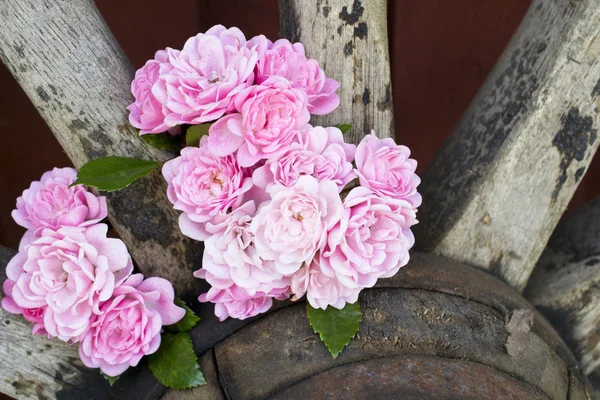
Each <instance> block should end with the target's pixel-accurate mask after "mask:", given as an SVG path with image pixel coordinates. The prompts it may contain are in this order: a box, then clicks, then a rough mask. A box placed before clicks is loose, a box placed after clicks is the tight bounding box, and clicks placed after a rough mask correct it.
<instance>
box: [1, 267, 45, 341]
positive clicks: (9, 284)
mask: <svg viewBox="0 0 600 400" xmlns="http://www.w3.org/2000/svg"><path fill="white" fill-rule="evenodd" d="M14 285H15V282H14V281H12V280H11V279H8V278H7V279H6V280H5V281H4V283H3V284H2V290H3V291H4V298H3V299H2V308H4V310H5V311H6V312H8V313H11V314H21V315H23V317H24V318H25V320H27V321H29V322H31V323H32V324H33V330H32V333H33V334H34V335H40V336H48V332H46V329H45V328H44V313H45V312H46V307H37V308H22V307H19V306H18V305H17V303H15V301H14V300H13V299H12V289H13V286H14Z"/></svg>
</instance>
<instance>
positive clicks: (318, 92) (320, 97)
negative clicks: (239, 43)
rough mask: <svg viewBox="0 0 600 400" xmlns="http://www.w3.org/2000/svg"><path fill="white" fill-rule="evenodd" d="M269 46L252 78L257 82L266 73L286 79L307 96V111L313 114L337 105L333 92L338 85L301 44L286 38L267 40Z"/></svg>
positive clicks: (260, 81)
mask: <svg viewBox="0 0 600 400" xmlns="http://www.w3.org/2000/svg"><path fill="white" fill-rule="evenodd" d="M269 45H270V46H269V49H268V50H267V51H266V52H265V55H264V57H261V58H260V60H259V61H258V65H257V70H258V73H257V77H256V81H257V83H258V84H261V83H262V82H264V81H265V80H267V79H268V78H269V77H270V76H281V77H283V78H286V79H287V80H289V81H290V82H291V84H292V87H294V88H296V89H301V90H303V91H304V92H305V93H306V94H307V95H308V111H310V113H311V114H315V115H325V114H329V113H330V112H332V111H333V110H335V109H336V108H337V106H339V104H340V98H339V97H338V95H337V94H335V91H336V89H337V88H338V87H339V86H340V84H339V83H338V82H337V81H335V80H333V79H329V78H326V77H325V73H324V72H323V70H322V69H321V68H320V67H319V63H318V62H317V60H313V59H307V58H306V56H305V53H304V46H303V45H302V43H294V44H291V43H290V42H289V41H288V40H286V39H279V40H278V41H276V42H275V43H273V44H271V43H270V42H269Z"/></svg>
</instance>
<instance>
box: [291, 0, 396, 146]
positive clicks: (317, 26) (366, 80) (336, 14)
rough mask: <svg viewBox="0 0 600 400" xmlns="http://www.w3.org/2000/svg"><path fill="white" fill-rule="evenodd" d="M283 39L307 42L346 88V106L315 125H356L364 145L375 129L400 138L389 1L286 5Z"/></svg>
mask: <svg viewBox="0 0 600 400" xmlns="http://www.w3.org/2000/svg"><path fill="white" fill-rule="evenodd" d="M279 20H280V26H281V36H282V37H285V38H287V39H289V40H291V41H292V42H298V41H299V42H302V43H303V44H304V47H305V48H306V51H307V55H308V56H309V57H311V58H314V59H316V60H318V61H319V63H320V65H321V66H322V67H323V69H324V70H325V73H326V74H327V76H328V77H331V78H333V79H335V80H337V81H338V82H340V88H339V89H338V92H337V93H338V94H339V95H340V100H341V103H340V106H339V107H338V109H337V110H335V111H334V112H332V113H331V114H329V115H326V116H322V117H313V118H312V119H311V123H312V124H313V125H323V126H332V125H337V124H341V123H349V124H352V125H353V128H352V130H351V131H350V132H349V133H348V134H347V135H346V138H347V139H349V140H350V141H351V142H353V143H358V142H359V141H360V140H361V139H362V138H363V137H364V136H365V135H366V134H369V133H370V132H371V129H375V132H376V133H377V135H378V136H379V137H394V124H393V122H394V116H393V113H394V110H393V104H392V86H391V85H392V82H391V78H390V57H389V49H388V29H387V1H386V0H369V1H360V0H354V1H351V0H325V1H316V2H315V1H308V0H280V1H279Z"/></svg>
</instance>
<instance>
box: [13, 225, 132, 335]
mask: <svg viewBox="0 0 600 400" xmlns="http://www.w3.org/2000/svg"><path fill="white" fill-rule="evenodd" d="M107 230H108V227H107V226H106V225H104V224H98V225H93V226H91V227H89V228H87V229H85V228H76V227H64V228H61V229H59V230H57V231H52V230H50V229H44V230H43V231H42V232H41V237H40V238H38V239H36V240H35V241H34V242H32V243H31V244H30V245H29V246H27V247H26V248H25V249H23V250H22V251H21V252H19V253H18V254H17V255H16V256H15V257H14V258H13V259H12V260H11V261H10V262H9V263H8V265H7V266H6V275H7V276H8V278H9V279H10V280H12V281H14V282H15V284H14V286H13V288H12V293H11V296H12V299H13V301H14V302H15V304H16V305H17V306H19V307H22V308H28V309H33V308H43V307H46V306H47V308H46V311H45V313H44V327H45V329H46V331H47V332H48V334H50V335H51V336H57V337H58V338H60V339H61V340H64V341H69V340H71V341H73V342H77V341H78V340H79V336H80V335H81V334H83V333H84V332H85V331H86V330H87V328H88V323H89V319H90V317H91V316H92V314H98V313H100V310H99V308H98V306H99V303H100V302H102V301H105V300H108V299H109V298H110V297H111V295H112V293H113V290H114V288H115V287H116V286H118V285H120V284H121V282H123V281H124V280H125V279H126V278H127V277H128V276H129V274H131V271H132V270H133V264H132V262H131V258H130V257H129V253H128V252H127V248H126V247H125V244H124V243H123V242H122V241H121V240H120V239H111V238H107V237H106V232H107Z"/></svg>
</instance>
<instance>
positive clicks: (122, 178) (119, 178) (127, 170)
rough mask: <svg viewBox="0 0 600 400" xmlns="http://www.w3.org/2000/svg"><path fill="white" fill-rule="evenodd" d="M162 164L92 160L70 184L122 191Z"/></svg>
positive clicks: (137, 161)
mask: <svg viewBox="0 0 600 400" xmlns="http://www.w3.org/2000/svg"><path fill="white" fill-rule="evenodd" d="M161 164H162V163H160V162H157V161H150V160H138V159H136V158H126V157H115V156H110V157H103V158H98V159H96V160H92V161H90V162H89V163H87V164H85V165H84V166H82V167H81V168H80V169H79V173H78V174H77V181H75V182H74V183H72V184H71V186H74V185H79V184H82V185H86V186H95V187H97V188H98V190H104V191H107V192H110V191H113V190H119V189H123V188H124V187H126V186H128V185H129V184H130V183H131V182H133V181H135V180H136V179H139V178H141V177H143V176H145V175H147V174H149V173H150V172H152V171H153V170H154V169H156V168H157V167H158V166H160V165H161Z"/></svg>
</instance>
